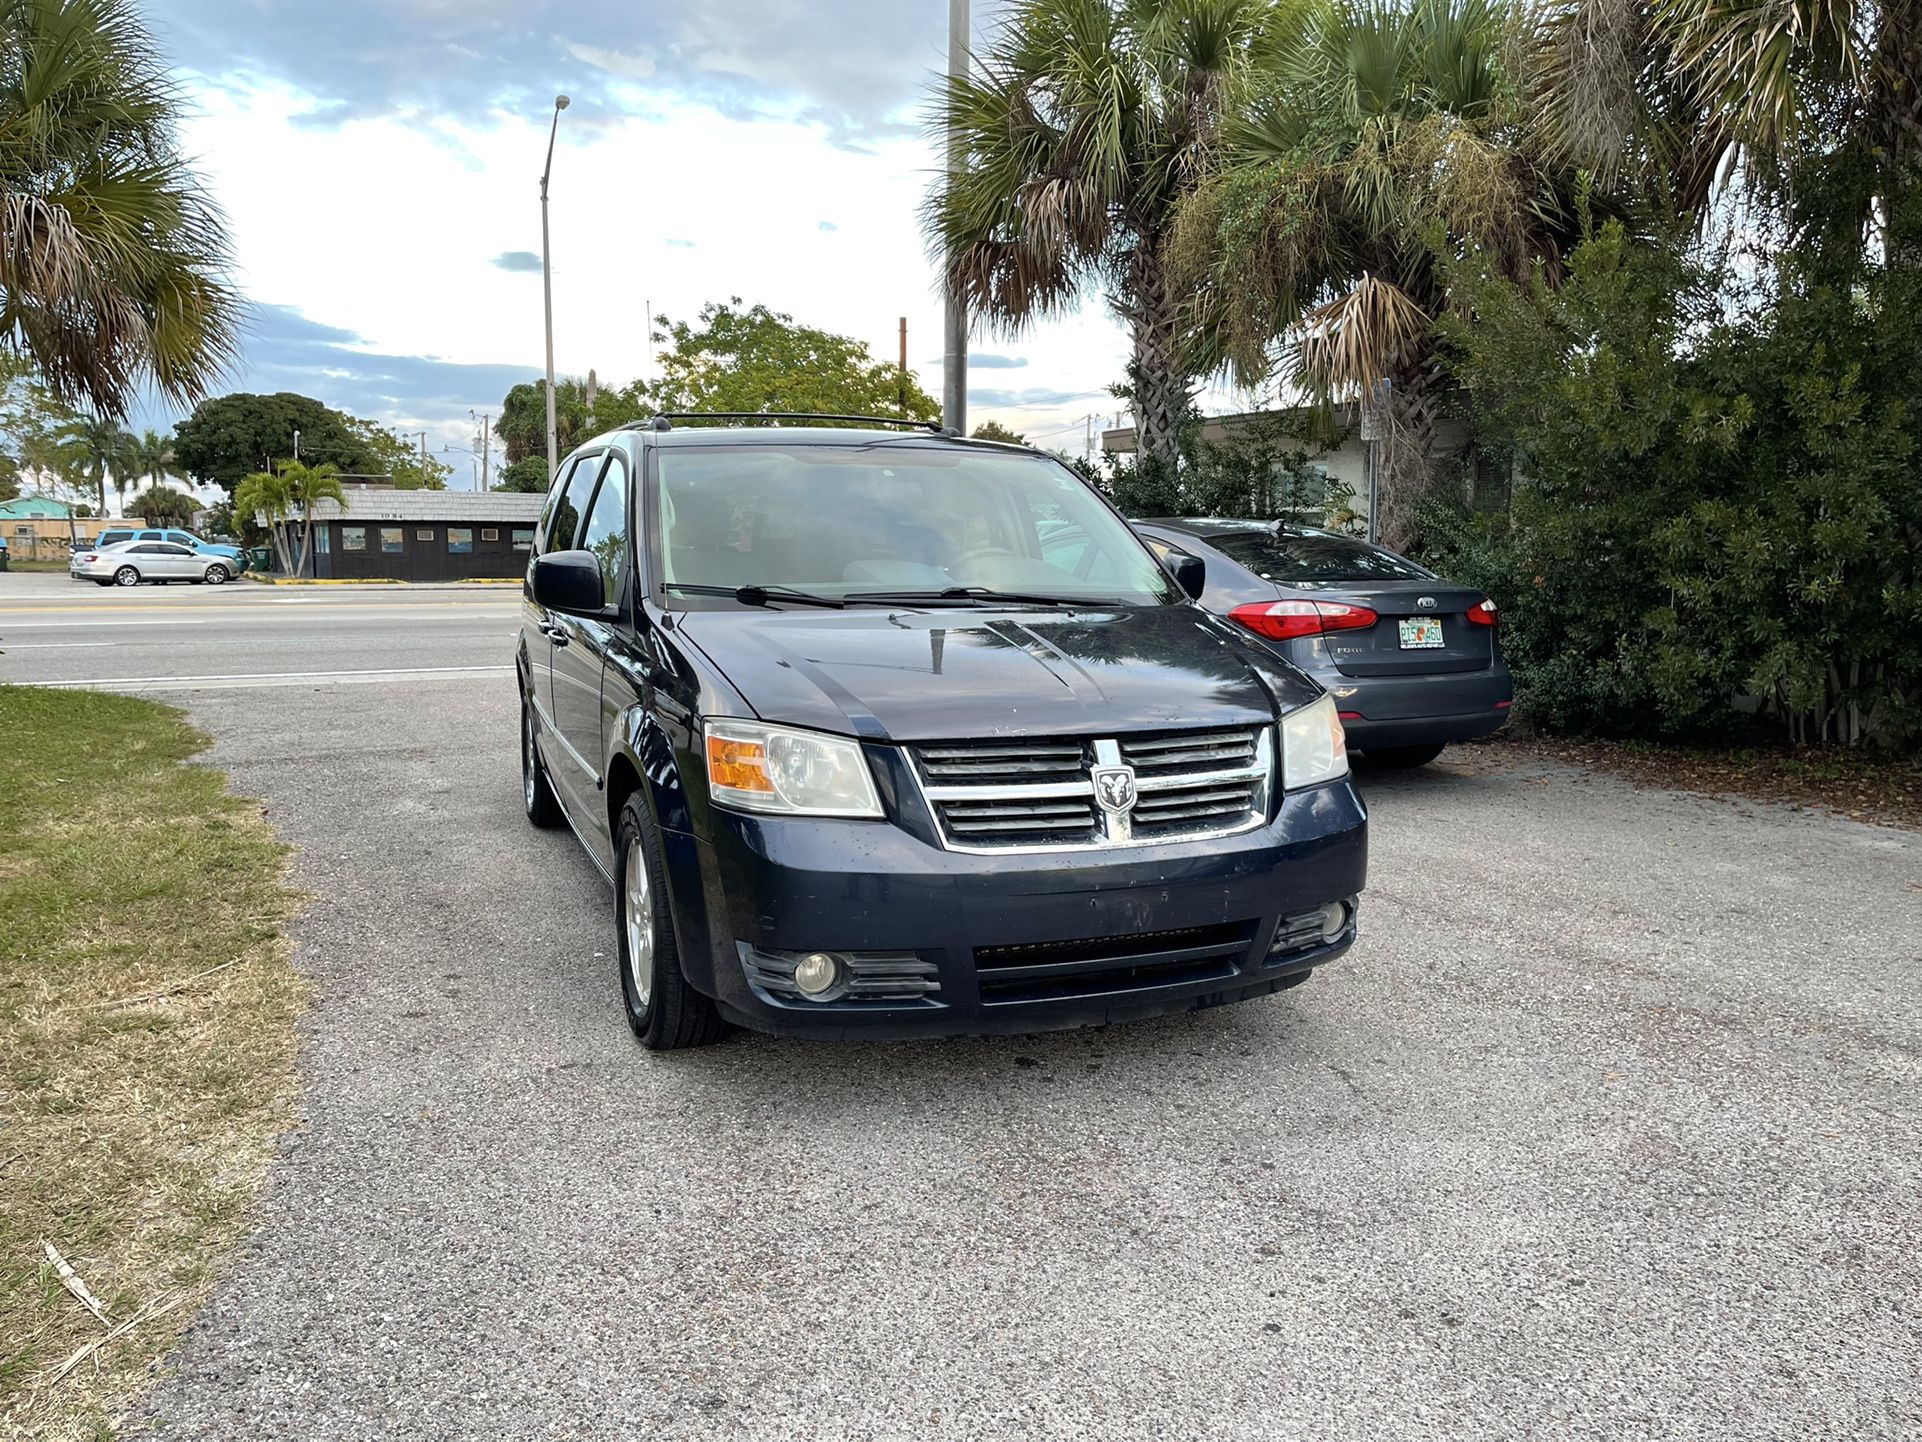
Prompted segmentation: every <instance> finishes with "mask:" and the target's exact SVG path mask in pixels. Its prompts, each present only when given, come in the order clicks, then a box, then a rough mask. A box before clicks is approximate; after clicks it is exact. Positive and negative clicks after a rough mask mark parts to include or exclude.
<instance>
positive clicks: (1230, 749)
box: [1121, 731, 1261, 776]
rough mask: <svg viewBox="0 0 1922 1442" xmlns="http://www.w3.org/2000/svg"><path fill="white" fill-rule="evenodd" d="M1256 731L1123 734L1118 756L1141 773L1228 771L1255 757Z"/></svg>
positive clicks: (1258, 735) (1245, 764)
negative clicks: (1151, 734) (1179, 734)
mask: <svg viewBox="0 0 1922 1442" xmlns="http://www.w3.org/2000/svg"><path fill="white" fill-rule="evenodd" d="M1260 734H1261V733H1260V732H1258V731H1202V732H1196V733H1192V734H1189V735H1186V736H1124V737H1122V738H1121V759H1122V760H1123V761H1126V762H1127V763H1128V764H1129V765H1130V766H1132V767H1134V769H1135V773H1136V774H1137V775H1141V776H1149V775H1163V774H1166V773H1168V772H1181V771H1227V770H1231V769H1235V768H1239V767H1245V766H1248V765H1250V764H1251V763H1252V762H1253V761H1254V759H1255V745H1256V742H1257V741H1258V740H1259V738H1260Z"/></svg>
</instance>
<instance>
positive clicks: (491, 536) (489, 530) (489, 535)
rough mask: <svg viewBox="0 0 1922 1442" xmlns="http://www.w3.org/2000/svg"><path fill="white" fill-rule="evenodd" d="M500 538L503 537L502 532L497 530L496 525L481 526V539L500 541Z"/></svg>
mask: <svg viewBox="0 0 1922 1442" xmlns="http://www.w3.org/2000/svg"><path fill="white" fill-rule="evenodd" d="M500 538H501V533H500V532H499V531H497V530H495V529H494V527H492V526H482V527H481V539H482V540H483V541H498V540H499V539H500Z"/></svg>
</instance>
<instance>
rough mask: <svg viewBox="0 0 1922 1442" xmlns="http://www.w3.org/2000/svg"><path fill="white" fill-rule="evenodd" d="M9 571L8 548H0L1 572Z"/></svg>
mask: <svg viewBox="0 0 1922 1442" xmlns="http://www.w3.org/2000/svg"><path fill="white" fill-rule="evenodd" d="M6 569H7V548H6V547H5V546H0V571H4V570H6Z"/></svg>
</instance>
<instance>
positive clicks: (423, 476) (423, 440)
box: [420, 431, 427, 486]
mask: <svg viewBox="0 0 1922 1442" xmlns="http://www.w3.org/2000/svg"><path fill="white" fill-rule="evenodd" d="M420 483H421V484H422V485H423V486H424V485H426V484H427V432H426V431H422V432H421V433H420Z"/></svg>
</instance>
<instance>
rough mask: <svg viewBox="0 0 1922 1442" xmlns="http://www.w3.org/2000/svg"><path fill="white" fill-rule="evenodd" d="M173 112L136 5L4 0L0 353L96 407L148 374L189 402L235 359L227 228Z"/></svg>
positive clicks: (116, 404) (0, 0) (235, 304)
mask: <svg viewBox="0 0 1922 1442" xmlns="http://www.w3.org/2000/svg"><path fill="white" fill-rule="evenodd" d="M177 108H178V96H177V93H176V88H175V86H174V83H173V81H172V80H170V79H169V78H168V75H167V70H166V67H165V65H164V64H163V62H162V61H161V58H160V56H159V55H158V53H157V52H156V50H155V48H154V45H153V42H152V40H151V38H150V37H149V36H148V34H147V32H146V30H145V29H144V28H143V27H142V25H141V23H140V21H139V19H138V16H137V14H136V12H135V10H134V8H133V6H132V5H131V4H130V3H128V0H0V347H5V348H7V349H10V350H15V351H18V352H20V353H21V354H23V355H25V356H26V357H27V358H29V359H30V360H32V361H33V362H34V364H35V365H36V367H37V368H38V370H39V372H40V373H41V375H42V376H43V377H44V378H45V380H46V383H47V385H48V387H49V389H51V390H52V391H53V392H54V394H55V395H57V396H58V397H60V398H61V399H63V400H69V401H81V402H84V403H86V404H87V405H88V406H89V407H90V408H91V409H92V410H94V411H95V412H97V413H98V414H100V415H102V416H108V417H120V416H124V415H125V414H126V412H127V409H128V406H129V404H130V403H131V401H132V400H133V398H134V396H135V395H136V393H137V392H138V391H139V390H140V389H141V387H142V386H143V384H145V383H148V382H151V383H152V384H153V385H154V386H155V387H156V388H157V389H158V391H159V392H160V394H161V395H163V396H165V397H167V398H168V399H169V400H172V401H175V402H177V403H181V404H187V403H190V402H192V401H194V400H196V399H198V398H199V397H201V396H202V395H204V394H205V393H206V392H207V390H208V388H209V385H210V383H211V382H212V381H213V379H214V378H215V377H216V375H217V374H218V372H219V371H220V370H221V368H222V367H223V366H224V365H225V364H226V362H227V361H228V360H229V359H230V358H231V356H232V355H233V353H234V345H235V336H236V323H237V317H238V313H239V300H238V297H237V295H236V293H235V291H234V290H233V289H232V288H231V287H230V286H229V285H228V283H227V281H226V279H225V272H226V269H227V259H228V256H227V242H226V237H225V235H224V232H223V229H222V222H221V217H220V215H219V212H218V211H217V210H216V209H215V207H214V206H213V204H212V203H211V202H210V201H209V200H208V199H207V196H206V193H205V191H204V190H202V189H201V188H200V186H199V184H198V182H197V181H196V180H195V178H194V176H193V174H192V173H191V171H190V170H189V169H188V168H187V165H186V163H185V162H184V161H183V160H182V158H181V156H180V153H179V150H178V148H177V145H176V142H175V139H174V135H173V122H174V117H175V113H176V110H177Z"/></svg>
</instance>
